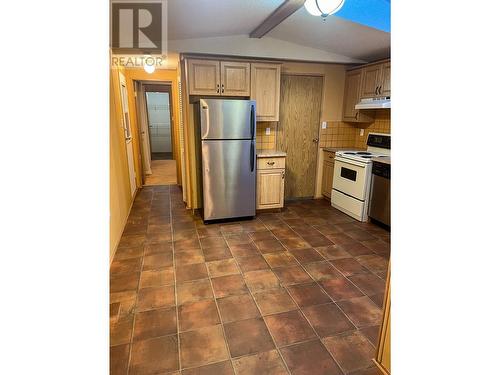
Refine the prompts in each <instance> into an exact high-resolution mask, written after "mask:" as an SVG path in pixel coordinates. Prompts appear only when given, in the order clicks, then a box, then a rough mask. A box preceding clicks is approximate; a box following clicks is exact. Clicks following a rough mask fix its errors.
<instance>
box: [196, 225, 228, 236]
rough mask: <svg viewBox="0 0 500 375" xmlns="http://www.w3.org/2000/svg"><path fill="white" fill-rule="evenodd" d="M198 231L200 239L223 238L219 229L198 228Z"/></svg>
mask: <svg viewBox="0 0 500 375" xmlns="http://www.w3.org/2000/svg"><path fill="white" fill-rule="evenodd" d="M196 230H197V231H198V237H200V238H203V237H220V236H222V233H221V231H220V229H219V227H204V228H197V229H196Z"/></svg>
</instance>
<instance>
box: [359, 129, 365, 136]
mask: <svg viewBox="0 0 500 375" xmlns="http://www.w3.org/2000/svg"><path fill="white" fill-rule="evenodd" d="M363 135H365V129H359V136H360V137H362V136H363Z"/></svg>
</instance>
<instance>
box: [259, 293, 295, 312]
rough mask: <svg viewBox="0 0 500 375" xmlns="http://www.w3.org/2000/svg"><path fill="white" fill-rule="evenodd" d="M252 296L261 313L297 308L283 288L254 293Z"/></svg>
mask: <svg viewBox="0 0 500 375" xmlns="http://www.w3.org/2000/svg"><path fill="white" fill-rule="evenodd" d="M254 298H255V302H257V306H259V309H260V311H261V312H262V315H269V314H276V313H280V312H285V311H290V310H295V309H297V308H298V307H297V305H296V304H295V302H293V299H292V298H291V297H290V296H289V295H288V292H287V291H286V289H284V288H279V289H270V290H268V291H264V292H260V293H256V294H255V295H254Z"/></svg>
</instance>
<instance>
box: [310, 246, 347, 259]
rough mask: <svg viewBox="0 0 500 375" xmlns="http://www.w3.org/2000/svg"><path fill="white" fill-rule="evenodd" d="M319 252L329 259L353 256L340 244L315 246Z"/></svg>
mask: <svg viewBox="0 0 500 375" xmlns="http://www.w3.org/2000/svg"><path fill="white" fill-rule="evenodd" d="M314 249H315V250H316V251H317V252H318V253H320V254H321V255H322V256H323V258H325V259H327V260H334V259H343V258H351V257H352V255H351V254H349V253H348V252H347V251H345V250H344V249H342V248H341V247H340V246H337V245H331V246H320V247H315V248H314Z"/></svg>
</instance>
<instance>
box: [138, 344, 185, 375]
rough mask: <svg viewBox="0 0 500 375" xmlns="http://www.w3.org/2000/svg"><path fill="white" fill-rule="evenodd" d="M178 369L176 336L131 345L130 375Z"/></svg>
mask: <svg viewBox="0 0 500 375" xmlns="http://www.w3.org/2000/svg"><path fill="white" fill-rule="evenodd" d="M178 369H179V352H178V344H177V336H176V335H173V336H163V337H157V338H154V339H150V340H142V341H137V342H135V343H134V344H133V345H132V353H131V358H130V369H129V374H130V375H135V374H137V375H139V374H140V375H144V374H159V373H165V372H170V371H175V370H178Z"/></svg>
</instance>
